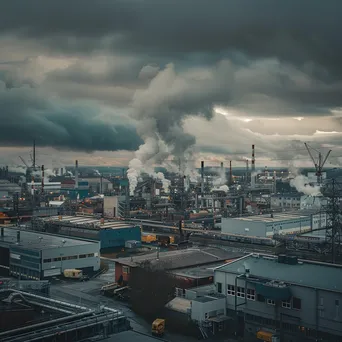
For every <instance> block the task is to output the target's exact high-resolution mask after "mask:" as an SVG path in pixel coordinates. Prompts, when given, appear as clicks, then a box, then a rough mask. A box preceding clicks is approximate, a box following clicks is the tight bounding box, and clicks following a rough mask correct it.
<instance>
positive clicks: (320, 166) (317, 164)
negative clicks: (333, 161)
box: [304, 143, 331, 186]
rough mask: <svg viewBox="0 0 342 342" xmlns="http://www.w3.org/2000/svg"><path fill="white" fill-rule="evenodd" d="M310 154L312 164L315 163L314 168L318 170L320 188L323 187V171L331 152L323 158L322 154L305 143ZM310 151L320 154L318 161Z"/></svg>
mask: <svg viewBox="0 0 342 342" xmlns="http://www.w3.org/2000/svg"><path fill="white" fill-rule="evenodd" d="M304 145H305V147H306V149H307V151H308V153H309V156H310V158H311V160H312V162H313V163H314V166H315V170H316V176H317V183H318V185H319V186H321V185H322V183H323V178H322V171H323V167H324V165H325V162H326V161H327V159H328V157H329V155H330V152H331V150H329V152H328V153H327V154H326V156H325V157H324V158H323V156H322V153H321V152H320V151H318V150H316V149H314V148H312V147H311V146H309V145H308V144H307V143H304ZM310 150H313V151H315V152H317V153H318V160H317V161H316V159H315V158H314V157H313V155H312V153H311V151H310Z"/></svg>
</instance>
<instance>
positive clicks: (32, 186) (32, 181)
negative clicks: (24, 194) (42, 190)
mask: <svg viewBox="0 0 342 342" xmlns="http://www.w3.org/2000/svg"><path fill="white" fill-rule="evenodd" d="M31 195H32V196H33V195H34V176H32V180H31Z"/></svg>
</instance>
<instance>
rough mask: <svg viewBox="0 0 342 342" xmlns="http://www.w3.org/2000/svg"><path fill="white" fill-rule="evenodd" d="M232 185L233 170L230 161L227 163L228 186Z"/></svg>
mask: <svg viewBox="0 0 342 342" xmlns="http://www.w3.org/2000/svg"><path fill="white" fill-rule="evenodd" d="M232 184H233V169H232V161H231V160H230V161H229V185H232Z"/></svg>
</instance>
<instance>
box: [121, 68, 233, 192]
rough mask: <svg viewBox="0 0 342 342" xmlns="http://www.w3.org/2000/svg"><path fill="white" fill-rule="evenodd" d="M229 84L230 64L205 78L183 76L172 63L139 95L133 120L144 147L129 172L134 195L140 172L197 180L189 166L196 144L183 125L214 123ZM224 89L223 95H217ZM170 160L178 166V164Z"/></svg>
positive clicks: (135, 103) (200, 76) (195, 74)
mask: <svg viewBox="0 0 342 342" xmlns="http://www.w3.org/2000/svg"><path fill="white" fill-rule="evenodd" d="M228 66H229V63H228ZM230 80H231V70H230V68H229V67H227V62H222V63H220V64H219V65H217V66H216V67H215V68H214V69H213V70H210V72H208V73H205V74H203V73H201V72H196V70H195V71H189V72H187V73H183V74H182V75H181V76H180V75H178V74H177V73H176V71H175V67H174V66H173V65H172V64H168V65H167V66H166V67H165V69H164V70H162V71H160V72H159V73H158V74H157V75H156V76H155V77H154V78H153V79H152V80H151V82H150V84H149V86H148V87H147V88H146V89H143V90H138V91H137V92H136V93H135V95H134V97H133V103H132V107H133V117H134V118H135V119H136V120H137V121H138V128H137V133H138V134H139V136H140V137H141V138H142V139H143V140H144V144H142V145H141V146H140V147H139V149H138V151H136V153H135V158H134V159H133V160H132V161H131V162H130V164H129V169H128V171H127V176H128V179H129V182H130V193H131V194H133V192H134V189H135V187H136V185H137V183H138V177H139V175H140V174H141V173H142V172H147V173H149V174H151V173H152V172H153V167H154V166H155V165H162V166H165V167H167V168H168V169H169V170H170V171H176V172H178V171H180V172H181V173H182V174H184V175H185V176H190V178H192V179H194V178H197V177H196V176H197V174H196V173H195V174H194V172H193V170H194V169H195V168H194V165H191V162H189V160H192V157H191V156H192V148H193V146H194V145H195V143H196V139H195V137H194V136H193V135H191V134H188V133H185V132H184V129H183V122H184V120H185V119H186V118H187V117H189V116H202V117H204V118H206V119H208V120H210V119H211V118H212V115H213V106H214V103H215V102H217V101H219V100H221V99H222V100H223V99H224V100H226V99H227V87H228V85H229V82H230ZM227 83H228V84H227ZM221 87H222V89H224V90H223V91H220V90H219V91H218V89H221ZM171 160H174V161H175V163H174V165H172V162H171Z"/></svg>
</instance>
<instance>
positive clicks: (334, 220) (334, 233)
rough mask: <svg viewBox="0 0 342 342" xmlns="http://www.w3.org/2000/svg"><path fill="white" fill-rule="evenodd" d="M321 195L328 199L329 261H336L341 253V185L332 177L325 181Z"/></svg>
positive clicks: (327, 233) (327, 231) (327, 236)
mask: <svg viewBox="0 0 342 342" xmlns="http://www.w3.org/2000/svg"><path fill="white" fill-rule="evenodd" d="M323 196H325V197H326V198H327V200H328V203H327V206H326V210H325V211H326V215H327V227H326V239H327V242H329V243H330V248H331V262H332V263H336V258H337V256H338V255H340V253H341V248H340V243H341V227H342V221H341V214H342V211H341V209H340V198H341V197H342V186H341V184H340V183H338V182H336V180H335V179H332V180H331V181H330V182H328V183H326V185H325V187H324V189H323Z"/></svg>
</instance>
